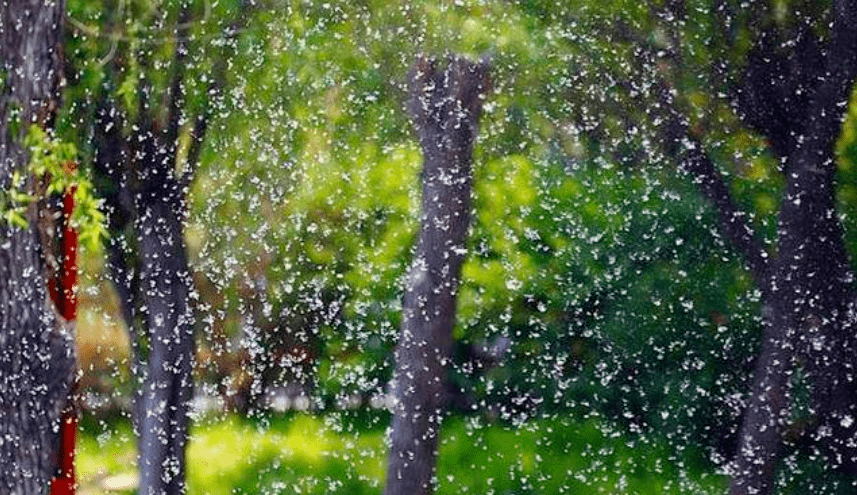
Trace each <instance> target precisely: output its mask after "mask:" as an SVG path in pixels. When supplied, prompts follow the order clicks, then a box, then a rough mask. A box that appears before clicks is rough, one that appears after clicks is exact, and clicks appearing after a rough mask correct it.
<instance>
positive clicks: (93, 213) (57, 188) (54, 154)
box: [2, 124, 105, 250]
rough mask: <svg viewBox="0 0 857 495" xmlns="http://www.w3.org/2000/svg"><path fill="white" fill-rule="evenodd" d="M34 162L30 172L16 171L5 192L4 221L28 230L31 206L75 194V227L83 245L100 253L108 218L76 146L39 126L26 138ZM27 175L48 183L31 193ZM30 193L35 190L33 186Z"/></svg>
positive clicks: (31, 130) (31, 161)
mask: <svg viewBox="0 0 857 495" xmlns="http://www.w3.org/2000/svg"><path fill="white" fill-rule="evenodd" d="M24 147H25V148H26V149H27V150H28V152H29V155H30V161H29V164H28V166H27V171H26V174H25V173H21V172H19V171H15V172H14V173H13V174H12V180H11V184H10V187H9V188H8V189H7V190H6V191H4V192H3V195H4V197H3V198H2V204H3V218H4V220H5V221H6V222H7V223H9V224H11V225H15V226H17V227H19V228H26V227H27V220H26V218H25V211H26V209H27V207H28V205H30V204H31V203H33V202H35V201H38V200H40V199H44V198H47V197H50V196H53V195H59V194H64V193H65V192H67V191H71V190H74V202H75V209H74V213H73V214H72V227H73V228H75V229H77V230H78V232H79V235H80V237H79V238H80V241H81V242H82V243H83V244H84V245H85V246H87V247H88V248H89V249H92V250H97V249H98V246H99V245H100V243H101V239H102V238H103V237H104V235H105V227H104V215H103V213H102V212H101V211H100V210H99V206H100V205H99V201H98V200H97V199H96V198H95V195H94V194H93V191H92V183H91V182H90V180H89V177H88V176H87V175H86V174H84V173H82V172H81V171H80V170H79V169H78V167H77V159H78V153H77V148H76V147H75V145H74V144H73V143H70V142H64V141H62V140H59V139H57V138H55V137H54V136H53V135H51V134H50V133H49V132H47V131H45V130H43V129H42V128H41V127H39V126H38V125H35V124H34V125H32V126H30V129H29V132H28V133H27V136H26V137H25V138H24ZM27 175H32V176H33V177H36V178H40V179H41V180H44V181H45V185H44V187H41V186H40V187H38V188H37V189H38V191H28V186H27V183H28V182H29V181H28V179H27ZM30 189H34V187H32V186H30Z"/></svg>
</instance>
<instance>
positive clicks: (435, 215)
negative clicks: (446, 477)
mask: <svg viewBox="0 0 857 495" xmlns="http://www.w3.org/2000/svg"><path fill="white" fill-rule="evenodd" d="M486 86H487V66H486V65H485V64H473V63H470V62H467V61H466V60H464V59H460V58H452V59H451V60H450V61H449V67H448V68H447V69H446V70H444V71H438V70H437V67H436V64H435V62H434V61H431V60H428V59H425V58H423V59H420V60H419V61H418V62H417V64H416V67H415V69H414V70H413V71H412V74H411V88H410V91H411V102H410V111H411V114H412V116H413V119H414V124H415V127H416V129H417V133H418V134H419V139H420V145H421V147H422V150H423V156H424V170H423V200H422V218H421V226H420V232H419V239H418V241H417V248H416V253H415V256H414V262H413V264H412V266H411V268H410V271H409V273H408V277H407V281H406V284H407V286H406V289H405V296H404V302H403V308H402V309H403V311H402V313H403V314H402V329H401V334H400V337H399V344H398V347H397V350H396V374H395V378H394V382H393V383H394V386H393V394H394V397H395V401H396V403H395V405H394V406H393V424H392V434H391V447H390V454H389V462H388V468H387V469H388V470H387V485H386V489H385V492H384V493H385V494H386V495H420V494H429V493H432V492H433V481H432V477H433V474H434V467H435V458H436V454H437V445H438V434H439V430H440V424H441V421H442V419H443V415H444V410H445V406H446V401H447V397H446V369H447V367H448V366H449V365H450V359H451V352H452V344H453V340H452V327H453V324H454V321H455V298H456V293H457V291H458V284H459V273H460V269H461V263H462V261H463V259H464V254H465V240H466V235H467V229H468V227H469V223H470V184H471V161H472V157H471V155H472V152H473V141H474V139H475V137H476V124H477V120H478V118H479V113H480V110H481V106H482V101H481V97H482V93H483V92H484V91H485V90H486Z"/></svg>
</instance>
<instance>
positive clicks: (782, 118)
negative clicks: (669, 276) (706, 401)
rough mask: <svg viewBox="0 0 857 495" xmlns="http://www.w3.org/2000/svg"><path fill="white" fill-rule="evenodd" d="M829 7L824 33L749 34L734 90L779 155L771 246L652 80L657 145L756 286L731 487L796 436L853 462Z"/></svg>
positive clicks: (851, 46)
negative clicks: (747, 387) (752, 352)
mask: <svg viewBox="0 0 857 495" xmlns="http://www.w3.org/2000/svg"><path fill="white" fill-rule="evenodd" d="M831 16H832V22H831V24H830V25H831V32H830V35H829V38H828V39H827V41H826V42H824V43H822V42H821V41H820V40H818V39H817V38H816V37H815V35H814V34H813V33H812V31H811V30H810V29H809V28H808V27H807V26H808V25H809V22H808V20H807V26H803V27H800V28H798V29H799V32H797V33H796V38H795V39H794V40H793V41H794V43H791V44H790V45H789V46H791V47H792V49H791V51H790V52H789V53H782V52H781V51H779V48H778V49H775V43H774V42H773V41H772V39H773V38H775V37H776V33H773V32H763V33H760V34H758V36H757V38H758V43H757V47H756V48H755V49H754V50H753V51H752V52H751V53H750V54H749V56H748V58H747V61H746V67H745V72H744V76H743V78H742V80H741V81H740V87H739V88H738V90H737V95H736V99H735V105H736V108H737V110H738V112H739V114H740V115H741V117H742V120H743V121H744V122H745V124H746V125H748V126H749V127H751V128H753V129H755V130H756V131H757V132H759V133H761V134H762V135H763V136H765V137H766V138H767V139H768V141H769V143H770V146H771V150H772V152H774V154H775V155H777V156H778V157H779V158H780V159H781V161H782V163H783V172H784V176H785V179H786V191H785V194H784V197H783V198H782V203H781V206H780V212H779V221H778V229H777V250H776V253H775V254H771V253H768V252H766V250H765V248H764V247H763V244H762V243H761V242H760V241H759V240H758V237H757V235H756V233H755V232H754V231H753V229H752V228H751V226H750V225H749V223H748V222H747V216H746V215H744V214H743V212H741V211H740V210H738V208H737V207H736V206H735V203H734V202H733V200H732V197H731V193H730V191H729V188H728V186H727V185H726V184H725V182H724V181H723V178H722V176H721V175H720V174H719V173H718V172H717V170H716V168H715V165H714V164H713V162H712V161H711V159H710V157H709V156H708V154H707V153H706V152H705V149H704V146H703V145H702V143H701V141H700V139H699V138H698V136H696V135H695V133H694V132H692V131H691V129H690V128H689V126H688V124H687V120H686V119H685V118H684V116H683V115H682V114H681V112H679V111H678V110H677V106H676V104H675V102H674V101H673V96H672V95H673V93H672V92H671V91H669V90H668V84H666V83H665V82H663V81H662V82H661V84H662V87H661V90H660V92H659V96H660V102H659V103H660V104H659V107H660V108H661V112H662V116H663V117H665V118H664V120H663V121H664V126H663V127H664V129H663V130H664V140H663V141H664V143H666V146H665V148H666V151H667V153H668V154H670V155H672V156H674V157H675V158H676V159H677V160H679V162H680V163H681V164H682V169H683V171H684V172H685V173H686V174H688V176H690V177H691V178H692V179H693V180H694V182H695V183H696V184H697V186H698V187H699V189H700V191H701V192H702V193H703V195H704V196H705V197H706V198H707V199H708V200H709V201H710V202H711V203H712V205H713V206H714V207H715V208H716V210H717V212H718V214H719V221H720V226H721V231H722V233H723V235H724V237H726V238H727V239H728V240H729V241H731V243H732V245H733V246H734V247H735V248H736V249H737V251H738V252H739V253H740V254H741V255H742V256H743V259H744V262H745V264H746V266H747V267H748V269H749V271H750V273H751V274H752V275H753V277H754V279H755V281H756V284H757V286H758V288H759V290H760V291H761V294H762V302H763V307H764V313H765V314H764V336H763V342H762V349H761V351H760V354H759V357H758V359H757V362H756V368H755V372H754V373H755V374H754V378H753V384H752V390H751V394H750V397H749V400H748V404H747V408H746V410H745V412H744V418H743V423H742V425H741V430H740V437H739V445H738V451H737V453H736V456H735V459H734V461H733V468H734V475H733V480H732V484H731V486H730V494H732V495H744V494H748V495H749V494H759V495H764V494H769V493H772V492H773V489H774V476H775V473H776V467H777V462H778V461H779V459H780V458H781V457H782V455H783V453H784V452H785V451H786V450H787V449H790V448H793V447H795V446H796V444H798V443H804V444H807V443H808V444H812V445H814V446H815V447H817V448H819V449H820V450H821V451H823V452H824V453H826V454H827V456H828V459H829V461H830V465H831V466H835V467H836V468H837V469H840V470H843V471H846V472H849V473H851V474H852V475H854V474H857V443H855V442H854V439H855V438H857V376H855V374H854V370H855V367H857V335H855V307H854V306H855V293H854V280H855V276H854V273H853V271H852V269H851V267H850V261H849V257H848V254H847V252H846V249H845V244H844V240H843V229H842V225H841V222H840V219H839V217H838V215H837V212H836V206H835V174H836V160H835V156H834V143H835V139H836V137H837V136H838V134H839V131H840V127H841V123H842V119H843V115H844V111H845V110H846V109H847V107H848V101H849V97H850V95H851V90H852V88H853V85H854V81H855V78H857V1H855V0H837V1H836V2H835V3H834V7H833V9H832V11H831ZM679 143H683V144H679ZM799 376H800V377H801V380H803V381H804V382H805V384H806V385H805V386H807V387H808V388H809V391H810V409H811V412H812V415H811V416H812V417H811V418H810V420H809V421H808V422H807V421H803V422H795V421H794V415H793V413H794V410H793V408H794V406H795V403H794V390H795V387H796V386H800V385H797V384H796V380H797V379H798V377H799Z"/></svg>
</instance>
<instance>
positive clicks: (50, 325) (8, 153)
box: [0, 0, 74, 495]
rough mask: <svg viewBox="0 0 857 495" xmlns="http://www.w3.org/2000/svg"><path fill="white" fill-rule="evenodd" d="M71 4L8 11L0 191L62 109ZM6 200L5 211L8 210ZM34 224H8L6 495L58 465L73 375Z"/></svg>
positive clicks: (0, 425) (3, 396)
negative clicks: (30, 141) (39, 129)
mask: <svg viewBox="0 0 857 495" xmlns="http://www.w3.org/2000/svg"><path fill="white" fill-rule="evenodd" d="M63 10H64V2H63V1H56V2H42V1H38V0H7V1H4V2H3V6H2V12H0V64H2V71H0V187H2V190H3V191H7V190H8V189H9V187H10V184H11V178H12V173H13V171H23V170H24V167H25V165H26V162H27V159H28V158H27V154H26V152H25V151H24V150H23V149H22V148H21V146H20V141H21V138H22V137H23V133H24V132H26V129H27V128H28V127H29V125H30V124H31V123H38V124H40V125H43V126H45V125H49V124H50V122H51V120H52V118H53V115H54V112H55V110H56V108H57V107H58V106H59V101H58V86H59V77H60V63H59V62H60V46H61V45H60V43H61V41H60V40H61V39H62V38H61V27H62V15H63ZM8 206H9V205H8V204H4V205H3V206H2V207H0V208H6V207H8ZM30 217H31V218H29V219H28V220H29V221H30V226H29V227H28V228H26V229H20V228H16V227H12V226H10V225H8V224H6V223H5V222H3V221H2V220H0V492H2V493H9V494H15V495H17V494H40V493H43V492H44V491H45V489H46V488H47V486H48V482H49V480H50V478H51V476H52V475H53V474H54V470H55V468H56V452H57V446H58V444H57V442H58V436H57V431H58V430H57V427H58V424H59V419H60V414H61V411H62V408H63V407H64V406H65V405H66V402H67V399H68V395H69V393H70V388H71V382H72V378H73V376H72V375H73V366H74V356H73V342H72V338H71V335H70V334H68V333H64V332H60V331H58V329H59V328H62V322H61V321H59V320H58V317H57V316H55V314H54V312H53V311H52V309H51V307H50V303H49V302H48V296H47V290H46V278H45V271H44V259H43V257H42V255H41V251H40V246H39V240H38V237H37V235H36V230H35V227H34V224H35V212H34V211H33V210H31V211H30Z"/></svg>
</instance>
